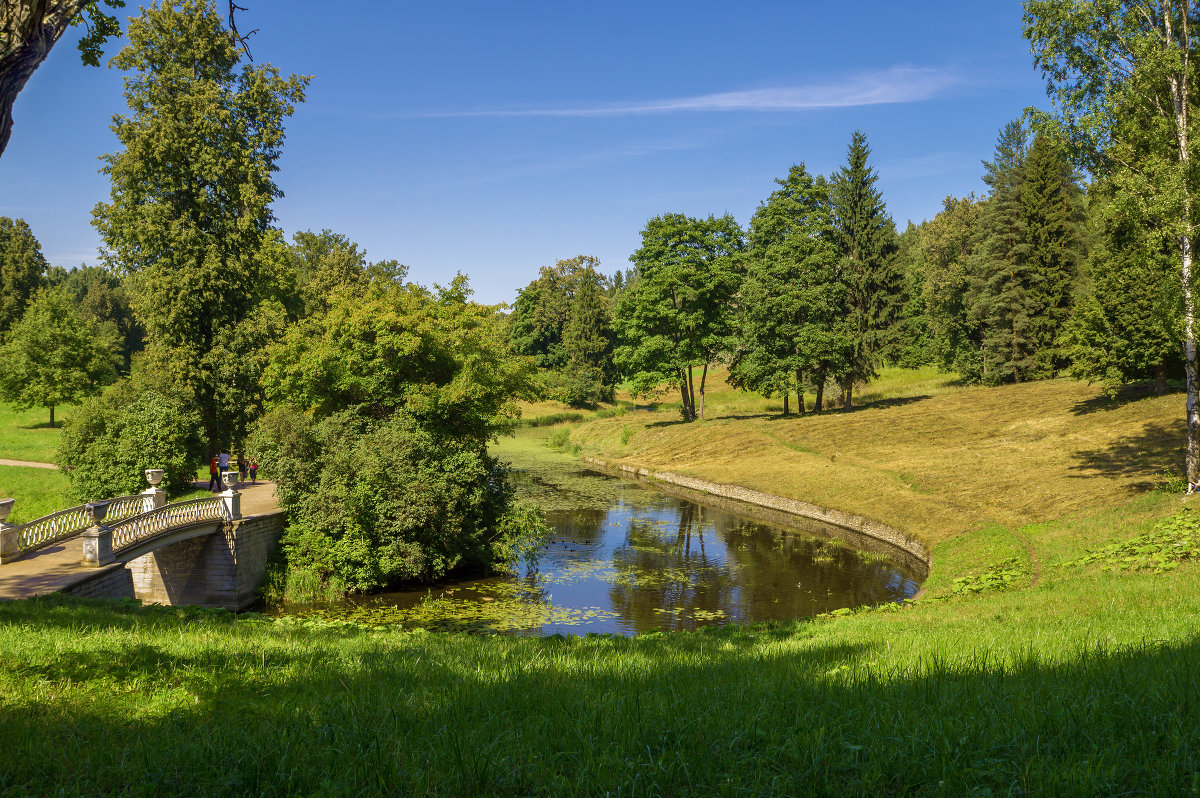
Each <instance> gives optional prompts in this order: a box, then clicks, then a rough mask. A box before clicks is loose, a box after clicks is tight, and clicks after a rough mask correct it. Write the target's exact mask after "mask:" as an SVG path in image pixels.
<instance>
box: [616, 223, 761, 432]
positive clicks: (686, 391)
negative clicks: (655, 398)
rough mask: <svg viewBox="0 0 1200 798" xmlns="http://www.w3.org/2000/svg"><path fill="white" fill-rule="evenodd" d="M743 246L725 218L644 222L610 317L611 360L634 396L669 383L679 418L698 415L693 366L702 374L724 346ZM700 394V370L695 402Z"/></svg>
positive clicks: (739, 232)
mask: <svg viewBox="0 0 1200 798" xmlns="http://www.w3.org/2000/svg"><path fill="white" fill-rule="evenodd" d="M744 248H745V241H744V236H743V234H742V230H741V228H740V227H739V226H738V224H737V222H736V221H734V219H733V217H732V216H723V217H720V218H717V217H715V216H710V217H708V218H707V219H693V218H691V217H688V216H684V215H683V214H679V213H672V214H665V215H663V216H656V217H655V218H653V219H651V220H650V221H649V222H647V223H646V228H645V229H644V230H642V246H641V247H640V248H638V250H637V251H636V252H635V253H633V255H632V256H630V260H632V261H633V263H634V265H635V266H636V269H637V276H636V279H635V280H634V282H633V285H631V286H627V287H626V289H625V291H624V292H623V293H622V294H621V296H620V299H619V302H618V306H617V312H616V316H615V319H616V329H617V338H618V340H619V342H620V345H619V346H618V348H617V351H616V362H617V365H618V368H619V369H620V370H621V372H622V373H623V374H625V375H627V376H628V377H629V380H630V385H631V387H632V389H633V391H634V393H635V394H636V395H649V394H650V393H652V392H654V391H655V390H656V389H657V388H658V386H660V385H662V384H663V383H666V382H670V383H674V384H676V385H678V386H679V390H680V394H681V396H682V399H683V415H684V419H685V420H687V421H694V420H695V419H696V418H697V406H696V397H695V385H694V380H693V375H692V368H693V367H694V366H703V367H704V368H705V372H707V368H708V364H709V363H711V362H713V361H715V360H716V359H717V357H718V356H719V355H720V354H721V353H722V352H725V351H727V350H728V349H729V348H730V343H731V339H732V334H733V315H732V314H731V313H730V312H729V298H730V297H731V296H734V295H735V294H736V292H737V288H738V285H739V283H740V277H739V268H740V265H739V261H740V258H741V254H742V251H743V250H744ZM703 395H704V377H703V376H702V377H701V378H700V397H701V402H702V401H703ZM701 406H702V405H701Z"/></svg>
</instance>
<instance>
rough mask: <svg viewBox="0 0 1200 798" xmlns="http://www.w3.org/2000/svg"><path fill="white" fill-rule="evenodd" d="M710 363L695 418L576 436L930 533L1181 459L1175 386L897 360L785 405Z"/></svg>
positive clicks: (1144, 482) (586, 429)
mask: <svg viewBox="0 0 1200 798" xmlns="http://www.w3.org/2000/svg"><path fill="white" fill-rule="evenodd" d="M721 376H722V375H721V374H720V373H718V374H717V381H716V382H717V384H716V386H715V387H714V389H713V390H712V392H711V393H710V401H709V402H708V408H709V413H708V420H707V421H705V422H703V423H698V424H691V425H689V424H683V423H680V422H679V421H678V415H677V412H676V411H675V410H674V409H673V408H660V409H658V410H654V411H649V410H635V411H631V412H629V413H628V414H626V415H624V416H620V417H616V418H606V419H596V420H592V421H589V422H587V423H586V424H583V425H581V426H578V427H576V428H575V429H574V430H573V431H572V436H571V440H572V442H573V443H576V444H579V445H580V446H581V447H582V453H584V454H594V455H597V456H600V457H603V458H604V459H606V460H609V461H612V462H615V463H625V464H630V465H638V466H643V467H647V468H650V469H653V470H667V471H675V472H679V473H684V474H689V475H693V476H696V477H700V478H702V479H707V480H711V481H714V482H723V483H732V484H738V485H743V486H746V487H749V488H754V489H757V490H762V491H766V492H768V493H774V494H777V495H782V496H787V497H791V498H796V499H801V500H804V501H809V502H813V503H816V504H820V505H823V506H827V507H831V508H835V509H839V510H843V511H846V512H851V513H857V514H860V515H864V516H867V517H869V518H874V519H876V520H879V521H881V522H883V523H885V524H889V525H891V526H896V527H899V528H901V529H904V530H906V531H908V532H910V533H912V534H915V535H917V536H918V537H921V538H923V539H924V540H925V541H926V542H927V543H929V544H930V545H931V546H936V545H938V544H939V543H940V542H942V541H945V540H948V539H950V538H953V537H955V536H957V535H960V534H962V533H964V532H966V531H968V530H972V529H980V528H983V527H986V526H988V525H1001V526H1004V527H1010V528H1012V527H1019V526H1022V525H1025V524H1030V523H1038V522H1044V521H1050V520H1052V519H1058V518H1063V517H1065V516H1069V515H1072V514H1075V513H1079V512H1082V511H1088V510H1091V509H1095V508H1097V507H1114V506H1118V505H1121V504H1124V503H1126V502H1128V501H1129V500H1130V499H1132V498H1133V497H1135V496H1137V495H1138V494H1140V493H1144V492H1145V491H1146V490H1147V489H1148V488H1150V487H1152V486H1153V485H1154V484H1155V482H1156V480H1158V479H1161V478H1162V477H1161V475H1162V474H1163V473H1164V472H1178V471H1179V470H1180V469H1181V460H1182V444H1183V434H1184V425H1183V407H1182V405H1183V401H1182V397H1181V396H1179V395H1177V394H1176V395H1167V396H1164V397H1153V396H1146V395H1140V394H1134V395H1129V396H1124V397H1118V398H1117V399H1112V400H1109V399H1106V398H1105V397H1104V396H1103V395H1102V393H1101V391H1100V390H1099V389H1097V388H1095V387H1092V386H1089V385H1086V384H1083V383H1079V382H1074V381H1071V380H1051V381H1045V382H1037V383H1029V384H1022V385H1011V386H1003V387H999V388H981V387H955V386H954V385H953V383H952V381H951V380H950V379H949V378H947V376H946V375H937V374H934V373H932V372H925V373H917V374H914V373H912V372H903V371H900V370H895V371H890V372H887V373H885V374H884V375H883V378H882V379H881V380H880V381H879V383H877V384H876V385H874V386H872V389H871V390H870V391H868V392H865V393H864V395H863V397H862V401H863V402H864V405H863V406H862V407H860V408H859V409H856V410H855V411H854V412H852V413H843V412H840V411H828V410H827V411H825V412H824V413H822V414H820V415H814V414H811V413H810V414H809V415H807V416H804V417H799V416H795V415H792V416H789V417H782V416H780V415H779V413H778V412H777V410H776V411H775V412H767V411H768V409H771V408H777V407H778V400H775V401H773V402H769V401H767V400H762V399H761V398H757V399H756V398H754V397H750V396H747V395H737V394H736V393H735V392H733V391H732V390H731V389H729V388H727V387H726V386H725V385H724V383H723V382H722V381H721V380H720V378H721ZM755 399H756V401H757V406H755V404H754V401H755ZM810 401H811V400H810ZM731 408H733V409H734V410H733V412H730V410H731ZM623 441H624V442H623Z"/></svg>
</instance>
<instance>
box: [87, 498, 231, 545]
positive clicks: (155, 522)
mask: <svg viewBox="0 0 1200 798" xmlns="http://www.w3.org/2000/svg"><path fill="white" fill-rule="evenodd" d="M230 518H231V513H230V511H229V505H228V504H227V503H226V501H225V500H224V499H222V498H221V497H220V496H213V497H212V498H201V499H189V500H187V501H183V502H176V503H175V504H168V505H166V506H165V507H160V508H158V509H157V510H151V511H149V512H145V513H142V514H140V515H137V516H133V517H130V518H127V519H126V520H123V521H118V522H117V523H115V524H110V523H108V520H107V519H105V526H107V527H108V529H109V531H111V533H112V552H113V554H116V553H117V552H119V551H121V550H122V549H127V548H129V547H130V546H133V545H134V544H136V543H139V542H141V541H143V540H147V539H149V538H152V537H155V536H156V535H160V534H162V533H163V532H166V531H167V530H169V529H175V528H178V527H182V526H188V525H189V524H194V523H200V522H202V521H228V520H230Z"/></svg>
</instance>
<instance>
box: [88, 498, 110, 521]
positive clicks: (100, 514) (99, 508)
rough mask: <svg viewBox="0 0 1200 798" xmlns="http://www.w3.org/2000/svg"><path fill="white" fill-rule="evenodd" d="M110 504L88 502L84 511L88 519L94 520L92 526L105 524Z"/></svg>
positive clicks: (105, 502)
mask: <svg viewBox="0 0 1200 798" xmlns="http://www.w3.org/2000/svg"><path fill="white" fill-rule="evenodd" d="M109 504H110V502H107V501H103V502H88V503H87V504H85V505H84V506H83V507H84V510H86V511H87V514H88V517H89V518H91V519H92V526H100V524H102V523H103V522H104V516H106V515H108V505H109Z"/></svg>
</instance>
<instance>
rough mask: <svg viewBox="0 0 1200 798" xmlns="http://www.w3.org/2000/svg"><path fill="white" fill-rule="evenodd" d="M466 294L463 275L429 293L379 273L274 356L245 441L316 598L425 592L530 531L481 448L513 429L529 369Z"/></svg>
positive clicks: (343, 295) (295, 565)
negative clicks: (285, 520)
mask: <svg viewBox="0 0 1200 798" xmlns="http://www.w3.org/2000/svg"><path fill="white" fill-rule="evenodd" d="M469 294H470V291H469V289H468V287H467V284H466V281H465V279H463V278H461V277H459V278H456V279H455V280H454V281H453V283H452V284H451V285H450V286H449V287H446V288H441V289H439V290H438V291H437V292H436V293H432V292H430V291H427V290H426V289H424V288H422V287H420V286H416V285H412V284H401V283H399V282H398V281H396V280H395V279H393V277H391V276H384V275H376V276H373V277H372V278H370V279H369V281H368V284H367V285H366V286H365V287H363V288H361V289H360V288H341V289H335V290H333V291H331V292H330V293H329V294H327V295H326V296H327V299H328V303H329V304H328V309H327V311H325V312H319V313H317V314H316V315H314V316H310V317H307V318H305V319H302V320H301V321H300V322H298V323H297V324H295V325H294V326H293V327H291V328H290V329H289V330H288V332H287V334H286V336H285V337H284V339H283V340H282V341H281V342H280V343H279V344H278V345H276V346H275V347H273V348H272V349H271V350H270V357H271V364H270V367H269V368H268V370H267V373H266V377H265V379H266V381H267V386H268V391H269V393H270V395H271V396H272V398H273V399H274V401H275V403H276V407H275V409H274V410H272V412H270V413H268V414H266V415H265V416H264V417H263V418H262V419H261V420H260V421H259V423H258V424H257V426H256V428H255V431H254V433H253V435H252V436H251V439H250V441H249V444H248V445H249V449H250V451H251V452H252V453H253V454H254V455H255V456H256V457H257V458H258V460H259V461H260V462H261V463H262V464H263V466H264V468H266V469H268V470H269V471H270V473H271V474H272V475H273V476H274V477H275V479H276V481H277V485H278V487H277V491H276V492H277V495H278V496H279V499H280V502H281V504H282V505H283V506H284V507H285V508H286V509H288V511H289V514H290V515H289V527H288V530H287V533H286V535H285V538H284V542H283V547H284V551H285V554H286V557H287V562H288V566H289V569H291V570H295V571H297V572H298V573H307V574H309V575H310V576H311V575H315V577H316V579H317V580H318V581H319V582H320V583H321V584H322V585H324V586H325V588H323V589H329V588H330V586H336V587H339V588H342V589H345V590H350V591H366V590H371V589H374V588H379V587H383V586H386V585H390V584H395V583H399V582H405V581H430V580H434V579H438V578H441V577H443V576H445V575H446V574H447V573H448V572H449V571H451V570H452V569H455V568H470V569H475V570H481V569H486V568H489V567H491V566H493V565H494V564H495V563H497V562H503V561H504V560H505V558H507V557H509V556H510V555H511V554H512V552H513V551H514V550H515V549H514V548H513V547H514V546H515V547H518V548H519V545H518V543H519V541H517V540H516V539H515V538H513V535H516V534H517V533H519V532H521V530H522V529H525V528H526V527H525V526H522V525H521V524H519V523H517V522H515V521H514V522H513V523H507V522H506V521H505V520H504V519H505V518H506V517H507V515H506V513H507V512H508V507H509V503H510V500H511V493H510V491H509V488H508V486H507V482H506V480H505V471H504V468H503V467H502V466H501V465H500V464H499V463H498V462H497V461H496V460H495V459H494V458H492V457H490V456H489V455H488V454H487V451H486V447H487V444H488V443H489V442H490V441H492V440H494V439H495V437H496V436H497V435H498V434H499V433H500V432H502V431H505V430H507V429H509V428H511V427H512V426H513V424H514V422H515V418H516V407H515V404H514V403H513V399H514V397H516V396H517V395H522V394H525V393H528V392H529V390H530V371H531V365H530V364H529V363H528V362H527V361H526V360H524V359H521V358H516V357H514V356H512V355H511V354H510V353H509V352H508V349H507V341H506V339H505V336H504V331H503V329H502V328H501V326H500V325H499V324H498V321H497V318H496V315H495V312H494V310H492V309H490V308H487V307H484V306H481V305H478V304H476V303H474V302H470V301H468V297H469ZM295 578H296V579H304V578H308V577H301V576H297V577H295ZM288 579H289V580H290V579H292V577H288ZM310 581H311V580H310ZM288 585H291V586H290V587H288ZM301 587H303V586H302V585H300V584H299V583H297V584H296V585H292V583H291V582H290V581H289V582H287V583H286V584H285V586H284V592H285V593H290V594H296V593H298V592H304V591H301ZM305 590H307V588H306V589H305ZM308 592H311V591H308Z"/></svg>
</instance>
